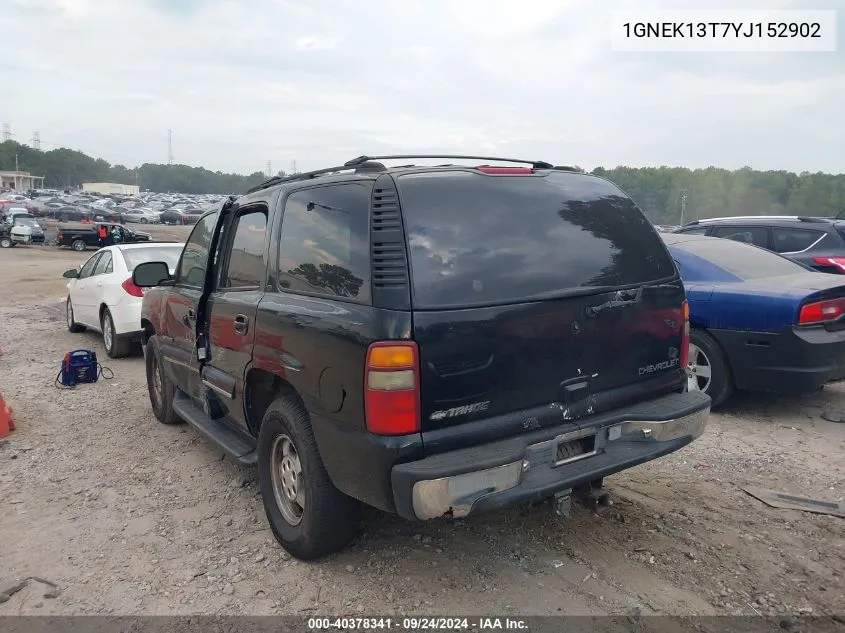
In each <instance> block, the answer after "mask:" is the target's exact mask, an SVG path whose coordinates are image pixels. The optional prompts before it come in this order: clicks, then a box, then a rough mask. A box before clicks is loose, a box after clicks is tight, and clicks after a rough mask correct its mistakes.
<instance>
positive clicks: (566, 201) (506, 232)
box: [397, 170, 676, 308]
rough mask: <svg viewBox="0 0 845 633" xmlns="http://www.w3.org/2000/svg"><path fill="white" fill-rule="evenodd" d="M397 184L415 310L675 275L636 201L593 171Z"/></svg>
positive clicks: (413, 179)
mask: <svg viewBox="0 0 845 633" xmlns="http://www.w3.org/2000/svg"><path fill="white" fill-rule="evenodd" d="M397 182H398V186H399V196H400V200H401V205H402V215H403V219H404V222H405V227H406V231H407V235H408V246H409V251H410V258H411V273H412V277H413V284H414V306H415V307H417V308H444V307H469V306H473V305H493V304H502V303H514V302H519V301H531V300H538V299H543V298H551V297H555V296H565V295H567V294H570V293H572V292H573V291H576V292H584V291H589V290H590V289H593V290H595V291H600V290H601V289H603V288H607V287H609V288H617V287H620V286H630V285H636V284H641V283H645V282H651V281H655V280H659V279H665V278H669V277H672V276H674V275H675V274H676V273H675V266H674V263H673V262H672V259H671V257H670V256H669V254H668V252H667V251H666V248H665V246H664V245H663V242H662V241H661V239H660V237H659V236H658V233H657V232H656V231H655V230H654V228H653V227H652V226H651V224H650V223H649V222H648V220H646V218H645V216H644V215H643V214H642V213H641V212H640V210H639V209H638V208H637V207H636V205H635V204H634V203H633V201H632V200H631V199H630V198H629V197H628V196H626V195H625V194H624V193H623V192H622V191H621V190H620V189H618V188H617V187H616V186H615V185H613V184H612V183H610V182H608V181H606V180H603V179H601V178H597V177H595V176H588V175H584V174H573V173H560V172H550V173H547V175H544V176H540V175H538V176H488V175H484V174H479V173H474V172H472V171H468V170H467V171H463V170H460V171H459V170H455V171H449V172H427V173H422V174H405V175H402V176H400V177H399V178H398V179H397Z"/></svg>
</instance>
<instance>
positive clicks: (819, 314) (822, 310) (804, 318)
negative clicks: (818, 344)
mask: <svg viewBox="0 0 845 633" xmlns="http://www.w3.org/2000/svg"><path fill="white" fill-rule="evenodd" d="M843 314H845V299H830V300H828V301H815V302H813V303H807V304H805V305H803V306H801V312H800V313H799V314H798V324H799V325H809V324H811V323H827V322H829V321H835V320H836V319H838V318H839V317H841V316H842V315H843Z"/></svg>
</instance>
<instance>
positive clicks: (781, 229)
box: [772, 225, 845, 275]
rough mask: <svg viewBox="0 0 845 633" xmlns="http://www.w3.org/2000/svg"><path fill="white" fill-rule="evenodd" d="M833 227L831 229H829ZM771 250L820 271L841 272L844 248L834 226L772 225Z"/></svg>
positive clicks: (844, 258)
mask: <svg viewBox="0 0 845 633" xmlns="http://www.w3.org/2000/svg"><path fill="white" fill-rule="evenodd" d="M831 229H833V230H831ZM772 238H773V242H774V251H775V252H776V253H779V254H781V255H783V256H784V257H788V258H789V259H791V260H792V261H795V262H798V263H799V264H803V265H804V266H807V267H809V268H812V269H814V270H818V271H819V272H823V273H834V274H840V275H841V274H842V273H843V272H845V271H843V264H845V247H843V244H842V238H841V237H840V236H839V234H838V232H837V231H836V230H835V227H831V226H829V225H821V228H812V229H811V228H793V227H789V226H774V227H772Z"/></svg>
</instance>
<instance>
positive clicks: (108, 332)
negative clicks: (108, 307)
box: [103, 312, 114, 351]
mask: <svg viewBox="0 0 845 633" xmlns="http://www.w3.org/2000/svg"><path fill="white" fill-rule="evenodd" d="M103 343H104V344H105V346H106V349H107V350H109V351H111V347H112V344H113V343H114V327H113V326H112V322H111V315H109V313H108V312H106V313H105V314H104V315H103Z"/></svg>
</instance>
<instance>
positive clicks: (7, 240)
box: [0, 237, 15, 248]
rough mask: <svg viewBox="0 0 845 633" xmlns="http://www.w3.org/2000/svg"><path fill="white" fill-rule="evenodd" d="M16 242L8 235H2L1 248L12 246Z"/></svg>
mask: <svg viewBox="0 0 845 633" xmlns="http://www.w3.org/2000/svg"><path fill="white" fill-rule="evenodd" d="M14 245H15V243H14V242H13V241H12V240H11V239H10V238H8V237H0V248H12V246H14Z"/></svg>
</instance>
